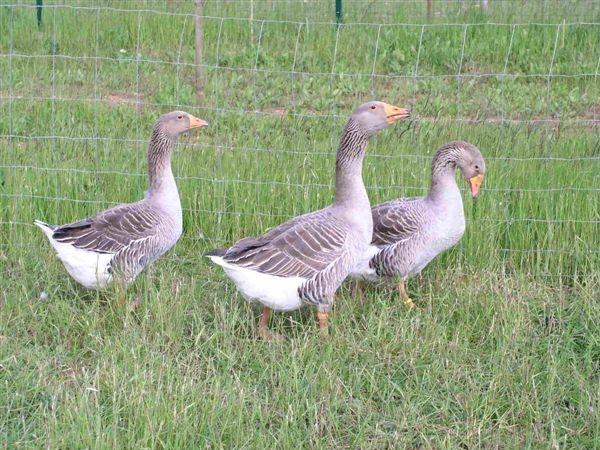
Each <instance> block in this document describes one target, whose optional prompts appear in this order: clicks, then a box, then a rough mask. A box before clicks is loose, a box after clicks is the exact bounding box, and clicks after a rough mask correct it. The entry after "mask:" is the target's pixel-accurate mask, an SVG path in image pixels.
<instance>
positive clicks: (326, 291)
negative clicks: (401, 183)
mask: <svg viewBox="0 0 600 450" xmlns="http://www.w3.org/2000/svg"><path fill="white" fill-rule="evenodd" d="M367 142H368V136H367V134H366V132H365V131H364V130H363V129H362V127H361V126H360V124H358V123H357V122H355V121H353V120H352V119H350V120H349V121H348V123H347V125H346V127H345V128H344V131H343V133H342V138H341V141H340V146H339V147H338V152H337V157H336V202H337V200H338V198H340V197H341V198H343V197H352V195H353V194H354V192H355V190H354V187H353V185H354V184H356V183H357V182H358V183H359V184H360V187H361V188H362V189H363V190H364V185H363V184H362V177H361V175H360V174H361V171H362V161H363V158H364V155H365V148H366V145H367ZM348 173H350V174H351V176H348ZM357 174H358V180H357V179H356V177H357ZM365 195H366V194H365ZM336 202H334V204H333V205H332V206H329V207H327V208H324V209H322V210H319V211H316V212H312V213H308V214H304V215H302V216H299V217H296V218H294V219H292V220H290V221H288V222H286V223H283V224H281V225H279V226H278V227H276V228H274V229H272V230H270V231H269V232H267V233H266V234H264V235H263V236H260V237H257V238H252V237H251V238H244V239H241V240H240V241H238V242H237V243H235V244H234V245H233V246H232V247H230V248H229V249H226V250H224V251H215V252H213V253H212V254H213V255H219V256H221V257H222V258H223V260H224V261H225V262H226V263H228V264H231V265H235V266H238V267H244V268H247V269H251V270H254V271H257V272H260V273H265V274H269V275H275V276H280V277H290V278H291V277H302V278H306V281H305V282H303V283H302V284H301V285H300V286H299V287H298V296H299V298H300V299H301V301H302V302H304V303H307V304H310V305H313V306H316V307H317V308H318V309H319V310H320V311H329V309H330V308H331V304H332V302H333V295H334V293H335V291H336V290H337V289H338V288H339V286H340V285H341V283H342V281H343V280H344V279H345V278H346V277H347V276H348V274H349V272H350V269H351V267H353V265H354V264H355V262H356V260H357V258H358V256H359V255H360V254H361V253H362V251H364V249H365V248H366V246H367V245H368V242H369V239H370V233H371V224H370V221H365V222H366V225H365V226H366V227H367V228H368V229H369V239H367V240H366V241H365V239H364V237H362V236H361V232H360V230H358V231H357V230H356V229H355V227H354V224H352V223H350V222H349V221H348V220H347V215H348V214H347V211H346V210H345V209H344V208H342V207H339V205H337V206H336ZM368 208H370V207H369V206H368V199H367V211H368ZM363 241H364V242H363Z"/></svg>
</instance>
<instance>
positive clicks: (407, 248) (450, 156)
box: [351, 141, 485, 307]
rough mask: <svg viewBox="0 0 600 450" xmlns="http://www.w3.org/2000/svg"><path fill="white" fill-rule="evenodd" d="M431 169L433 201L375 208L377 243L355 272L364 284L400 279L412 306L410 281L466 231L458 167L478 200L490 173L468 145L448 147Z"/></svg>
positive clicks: (406, 300)
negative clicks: (486, 174) (457, 177)
mask: <svg viewBox="0 0 600 450" xmlns="http://www.w3.org/2000/svg"><path fill="white" fill-rule="evenodd" d="M431 166H432V171H431V172H432V174H431V187H430V189H429V193H428V194H427V196H425V197H413V198H400V199H397V200H391V201H388V202H385V203H382V204H380V205H377V206H374V207H373V208H372V209H371V213H372V218H373V239H372V241H371V245H370V246H369V248H368V250H367V251H366V252H365V253H364V254H363V257H362V258H361V259H360V261H359V262H358V264H357V265H356V266H355V267H354V268H353V269H352V273H351V277H352V278H355V279H358V280H366V281H379V280H382V281H388V282H389V281H392V280H399V284H398V290H399V292H400V296H401V297H402V300H403V301H404V303H405V304H407V305H408V306H410V307H412V306H414V304H413V302H412V300H411V299H410V297H409V296H408V294H407V292H406V287H405V282H406V280H407V279H409V278H410V277H412V276H414V275H416V274H418V273H419V272H420V271H421V270H423V268H425V266H426V265H427V264H429V262H430V261H431V260H432V259H433V258H435V257H436V256H437V255H439V254H440V253H441V252H443V251H445V250H447V249H449V248H450V247H452V246H454V245H455V244H456V243H458V241H459V240H460V238H461V237H462V235H463V233H464V231H465V215H464V211H463V203H462V197H461V195H460V190H459V189H458V185H457V184H456V179H455V175H454V174H455V171H456V168H457V167H458V168H459V169H460V171H461V172H462V175H463V177H464V178H465V179H466V180H467V181H468V182H469V184H470V187H471V195H472V197H473V198H475V197H476V196H477V194H478V193H479V187H480V186H481V183H482V181H483V176H484V173H485V161H484V160H483V156H482V155H481V152H480V151H479V149H478V148H477V147H475V146H474V145H472V144H469V143H468V142H464V141H454V142H449V143H448V144H446V145H444V146H442V147H441V148H440V149H439V150H438V151H437V153H436V154H435V156H434V157H433V162H432V165H431Z"/></svg>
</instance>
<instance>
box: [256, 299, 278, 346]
mask: <svg viewBox="0 0 600 450" xmlns="http://www.w3.org/2000/svg"><path fill="white" fill-rule="evenodd" d="M270 315H271V308H269V307H267V306H265V307H264V308H263V312H262V314H261V315H260V322H259V323H258V335H259V336H260V337H261V339H264V340H265V341H282V340H283V339H284V338H283V336H282V335H280V334H278V333H275V332H272V331H269V316H270Z"/></svg>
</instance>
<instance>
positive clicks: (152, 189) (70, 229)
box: [34, 111, 208, 289]
mask: <svg viewBox="0 0 600 450" xmlns="http://www.w3.org/2000/svg"><path fill="white" fill-rule="evenodd" d="M207 125H208V124H207V122H205V121H204V120H202V119H198V118H197V117H194V116H192V115H191V114H188V113H186V112H183V111H173V112H170V113H168V114H164V115H163V116H161V117H160V118H159V119H158V120H157V122H156V123H155V125H154V129H153V131H152V136H151V139H150V143H149V146H148V178H149V189H148V191H147V192H146V196H145V198H144V199H143V200H140V201H138V202H135V203H126V204H121V205H117V206H115V207H113V208H110V209H107V210H105V211H102V212H100V213H98V214H96V215H94V216H92V217H88V218H86V219H83V220H80V221H77V222H73V223H70V224H67V225H59V226H56V225H48V224H47V223H45V222H42V221H39V220H36V221H35V222H34V223H35V224H36V225H37V226H38V227H40V228H41V229H42V231H43V232H44V234H45V235H46V237H47V238H48V240H49V241H50V245H51V246H52V248H53V249H54V251H55V252H56V254H57V256H58V258H59V259H60V260H61V262H62V263H63V265H64V267H65V269H66V270H67V272H68V273H69V275H71V277H73V279H74V280H75V281H77V282H78V283H79V284H81V285H83V286H84V287H86V288H88V289H104V288H106V287H107V286H108V285H109V284H111V282H112V281H113V280H114V279H115V278H117V279H119V282H120V284H122V285H123V286H127V285H128V284H129V283H131V282H132V281H133V280H134V279H135V278H136V276H137V275H138V274H139V273H140V272H141V271H142V270H144V268H146V266H148V265H149V264H150V263H152V262H153V261H154V260H156V259H157V258H158V257H160V256H161V255H162V254H164V253H165V252H166V251H167V250H169V249H170V248H171V247H172V246H173V245H175V243H176V242H177V240H178V239H179V237H180V236H181V232H182V214H181V202H180V200H179V193H178V191H177V185H176V184H175V179H174V178H173V172H172V171H171V152H172V150H173V146H174V144H175V142H176V141H177V138H178V137H179V135H180V134H181V133H183V132H186V131H188V130H190V129H192V128H203V127H205V126H207Z"/></svg>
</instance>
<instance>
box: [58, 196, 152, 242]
mask: <svg viewBox="0 0 600 450" xmlns="http://www.w3.org/2000/svg"><path fill="white" fill-rule="evenodd" d="M159 226H160V218H159V217H157V215H156V213H154V212H152V211H151V210H150V209H149V208H144V207H142V205H141V204H140V203H131V204H124V205H118V206H115V207H114V208H111V209H108V210H106V211H103V212H101V213H100V214H97V215H95V216H92V217H88V218H87V219H83V220H80V221H78V222H74V223H71V224H68V225H63V226H60V227H58V228H56V229H55V230H54V234H53V235H52V238H53V239H54V240H56V241H58V242H64V243H69V244H71V245H73V246H74V247H77V248H80V249H85V250H90V251H94V252H97V253H117V252H119V251H121V250H123V249H124V248H127V247H129V246H131V245H132V244H133V243H135V242H137V241H141V240H145V239H148V238H150V237H152V236H155V235H156V232H157V228H158V227H159Z"/></svg>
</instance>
